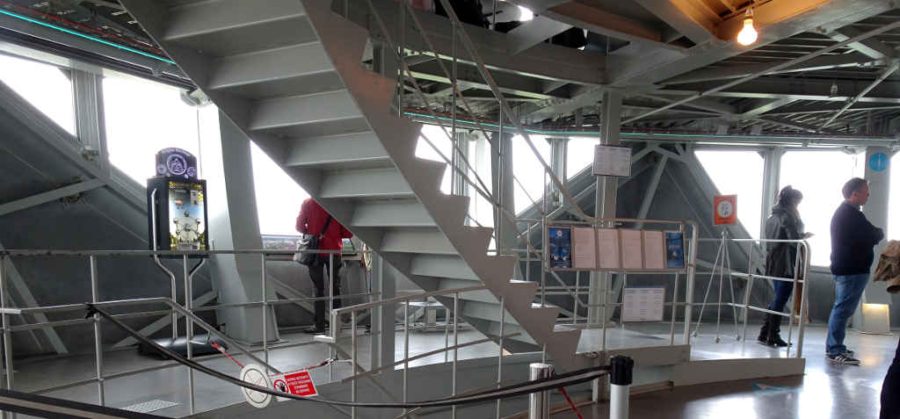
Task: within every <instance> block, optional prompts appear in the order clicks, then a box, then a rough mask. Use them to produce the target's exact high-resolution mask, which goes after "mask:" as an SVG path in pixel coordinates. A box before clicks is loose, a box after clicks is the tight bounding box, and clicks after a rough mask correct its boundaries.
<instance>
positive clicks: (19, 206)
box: [0, 179, 105, 216]
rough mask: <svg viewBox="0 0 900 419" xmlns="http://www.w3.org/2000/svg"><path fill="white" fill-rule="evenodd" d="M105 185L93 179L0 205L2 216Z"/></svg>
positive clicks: (0, 214)
mask: <svg viewBox="0 0 900 419" xmlns="http://www.w3.org/2000/svg"><path fill="white" fill-rule="evenodd" d="M104 185H105V183H104V182H103V181H102V180H99V179H91V180H86V181H83V182H78V183H76V184H72V185H68V186H63V187H61V188H57V189H54V190H52V191H47V192H42V193H39V194H36V195H32V196H29V197H27V198H22V199H17V200H15V201H11V202H6V203H3V204H0V216H4V215H7V214H11V213H14V212H16V211H21V210H25V209H28V208H32V207H36V206H38V205H43V204H46V203H48V202H53V201H56V200H58V199H61V198H65V197H67V196H71V195H77V194H80V193H84V192H88V191H90V190H93V189H96V188H99V187H101V186H104Z"/></svg>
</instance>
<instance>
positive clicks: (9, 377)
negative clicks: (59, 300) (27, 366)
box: [0, 255, 16, 418]
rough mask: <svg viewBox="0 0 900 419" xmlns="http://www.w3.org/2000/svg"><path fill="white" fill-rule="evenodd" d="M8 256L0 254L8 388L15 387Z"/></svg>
mask: <svg viewBox="0 0 900 419" xmlns="http://www.w3.org/2000/svg"><path fill="white" fill-rule="evenodd" d="M6 279H7V278H6V257H4V256H2V255H0V308H2V309H4V310H3V312H2V313H0V319H2V325H3V361H4V363H5V365H4V367H5V372H6V389H7V390H12V389H13V357H12V333H11V332H10V330H9V315H8V314H7V313H6V307H7V305H6V298H7V296H8V293H7V289H6ZM3 415H4V417H7V415H8V417H11V418H15V417H16V414H15V413H14V412H3Z"/></svg>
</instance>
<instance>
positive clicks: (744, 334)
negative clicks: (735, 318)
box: [741, 242, 755, 342]
mask: <svg viewBox="0 0 900 419" xmlns="http://www.w3.org/2000/svg"><path fill="white" fill-rule="evenodd" d="M754 253H755V252H754V251H753V242H748V243H747V254H748V255H749V256H748V257H747V275H748V276H749V278H748V279H747V289H746V290H745V291H744V327H743V330H741V341H742V342H747V321H748V320H749V317H750V291H751V290H752V289H753V254H754Z"/></svg>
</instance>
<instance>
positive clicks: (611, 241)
mask: <svg viewBox="0 0 900 419" xmlns="http://www.w3.org/2000/svg"><path fill="white" fill-rule="evenodd" d="M597 267H598V268H600V270H601V271H613V270H618V269H619V268H621V267H622V257H621V252H620V251H619V230H616V229H614V228H600V229H597Z"/></svg>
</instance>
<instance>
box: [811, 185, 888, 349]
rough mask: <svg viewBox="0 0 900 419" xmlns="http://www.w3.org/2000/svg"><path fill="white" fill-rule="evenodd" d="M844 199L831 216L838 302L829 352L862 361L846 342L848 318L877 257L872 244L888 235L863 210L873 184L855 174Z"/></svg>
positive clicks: (830, 321) (833, 312)
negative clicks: (855, 176) (870, 185)
mask: <svg viewBox="0 0 900 419" xmlns="http://www.w3.org/2000/svg"><path fill="white" fill-rule="evenodd" d="M841 192H842V193H843V194H844V202H842V203H841V206H839V207H838V209H837V211H835V212H834V216H833V217H831V274H832V275H834V282H835V293H834V294H835V295H834V306H833V307H832V308H831V315H830V316H829V317H828V339H827V340H826V342H825V353H826V356H827V357H828V359H829V360H831V362H834V363H836V364H846V365H859V360H858V359H856V358H854V357H853V351H851V350H848V349H847V347H846V346H844V335H845V334H846V328H847V320H849V319H850V316H851V315H853V312H855V311H856V307H857V306H858V305H859V300H860V298H861V297H862V294H863V291H864V290H865V289H866V284H867V283H868V282H869V269H870V268H871V267H872V261H873V260H874V259H875V253H874V252H873V250H872V248H873V247H874V246H875V245H876V244H878V242H880V241H881V240H882V239H883V238H884V231H882V230H881V229H880V228H878V227H875V226H873V225H872V223H870V222H869V220H867V219H866V216H865V215H863V213H862V211H860V209H859V208H860V207H861V206H863V205H865V204H866V201H868V200H869V184H868V183H867V182H866V181H865V180H864V179H860V178H853V179H850V180H849V181H847V183H845V184H844V187H843V189H842V190H841Z"/></svg>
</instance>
